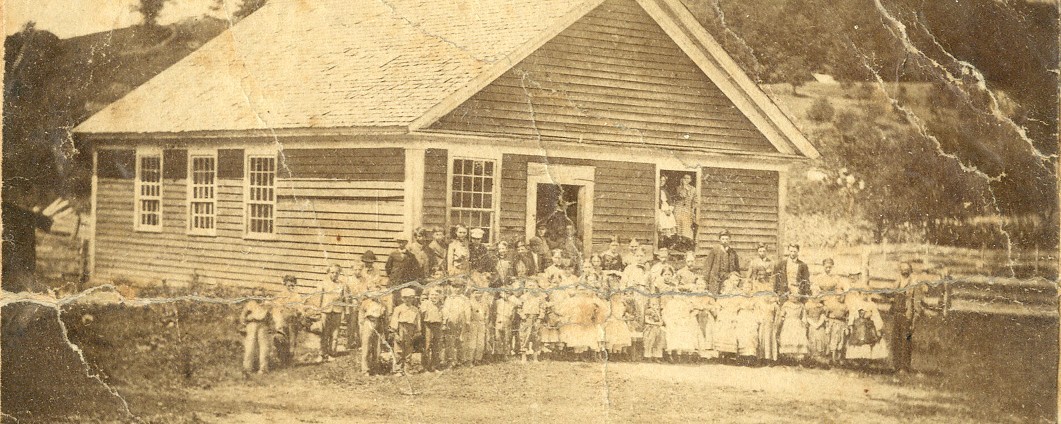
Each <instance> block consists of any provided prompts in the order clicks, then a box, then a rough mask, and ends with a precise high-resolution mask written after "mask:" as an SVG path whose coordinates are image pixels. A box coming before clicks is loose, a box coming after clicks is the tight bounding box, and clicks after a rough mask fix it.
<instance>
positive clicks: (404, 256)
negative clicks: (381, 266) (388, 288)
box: [386, 250, 424, 285]
mask: <svg viewBox="0 0 1061 424" xmlns="http://www.w3.org/2000/svg"><path fill="white" fill-rule="evenodd" d="M386 269H387V277H388V278H390V282H391V285H398V284H405V283H408V282H410V281H414V280H419V279H421V278H423V277H424V275H423V268H421V267H420V263H419V262H417V261H416V256H413V253H412V252H410V251H408V250H406V251H405V252H402V251H400V250H395V251H393V252H391V255H390V257H389V258H387V268H386Z"/></svg>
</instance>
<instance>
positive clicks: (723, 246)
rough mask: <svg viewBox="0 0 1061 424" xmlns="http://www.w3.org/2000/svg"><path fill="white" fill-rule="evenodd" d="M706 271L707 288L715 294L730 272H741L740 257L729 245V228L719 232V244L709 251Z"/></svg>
mask: <svg viewBox="0 0 1061 424" xmlns="http://www.w3.org/2000/svg"><path fill="white" fill-rule="evenodd" d="M704 272H705V273H706V274H704V276H705V277H707V289H708V291H710V292H711V293H714V294H718V293H719V291H720V290H721V288H722V281H724V280H725V279H726V278H727V277H729V274H730V273H732V272H740V258H739V257H737V251H736V250H733V248H731V247H730V246H729V231H728V230H722V231H721V232H719V233H718V246H717V247H715V248H714V249H711V250H710V251H709V252H707V260H706V262H705V266H704Z"/></svg>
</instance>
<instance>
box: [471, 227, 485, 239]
mask: <svg viewBox="0 0 1061 424" xmlns="http://www.w3.org/2000/svg"><path fill="white" fill-rule="evenodd" d="M468 235H470V236H471V237H472V238H476V239H481V238H483V237H484V236H486V231H483V229H482V228H472V229H471V231H469V232H468Z"/></svg>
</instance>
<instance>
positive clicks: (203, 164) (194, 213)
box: [188, 155, 217, 234]
mask: <svg viewBox="0 0 1061 424" xmlns="http://www.w3.org/2000/svg"><path fill="white" fill-rule="evenodd" d="M190 159H191V160H190V161H189V164H188V166H189V169H188V174H189V175H190V176H191V178H190V180H191V181H190V182H191V184H190V186H189V189H188V190H189V192H188V213H189V216H188V230H189V231H190V232H192V233H200V234H213V233H214V231H215V228H217V227H216V225H217V223H216V221H217V158H216V157H214V156H198V155H192V157H191V158H190Z"/></svg>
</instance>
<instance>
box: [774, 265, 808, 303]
mask: <svg viewBox="0 0 1061 424" xmlns="http://www.w3.org/2000/svg"><path fill="white" fill-rule="evenodd" d="M788 262H789V259H788V258H784V259H781V260H780V261H777V264H776V265H774V292H776V293H777V294H788ZM796 263H797V264H798V268H797V269H798V270H799V271H797V272H798V275H797V276H796V281H798V282H799V295H800V296H810V268H808V267H807V263H806V262H803V261H801V260H799V259H796Z"/></svg>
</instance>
